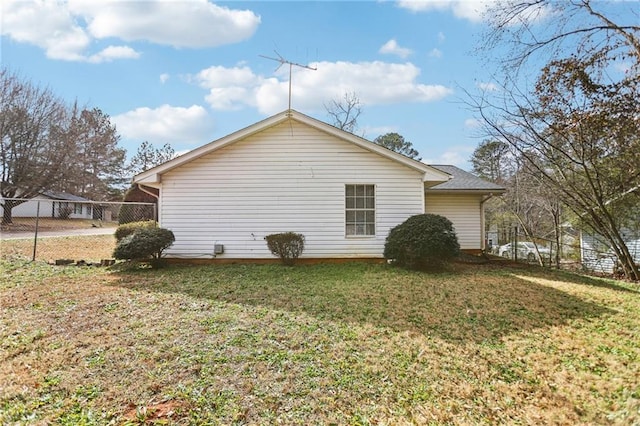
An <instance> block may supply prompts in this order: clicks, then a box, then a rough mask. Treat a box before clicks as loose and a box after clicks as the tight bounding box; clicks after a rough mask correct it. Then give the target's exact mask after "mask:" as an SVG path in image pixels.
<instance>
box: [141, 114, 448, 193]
mask: <svg viewBox="0 0 640 426" xmlns="http://www.w3.org/2000/svg"><path fill="white" fill-rule="evenodd" d="M287 120H294V121H297V122H299V123H302V124H305V125H308V126H310V127H313V128H315V129H317V130H319V131H321V132H324V133H328V134H330V135H332V136H335V137H337V138H339V139H342V140H344V141H346V142H349V143H352V144H354V145H357V146H359V147H360V148H363V149H366V150H367V151H370V152H374V153H376V154H378V155H381V156H383V157H386V158H388V159H391V160H393V161H396V162H398V163H401V164H403V165H405V166H407V167H409V168H412V169H414V170H417V171H419V172H422V173H423V174H424V175H423V181H425V182H428V183H429V184H430V185H433V184H437V183H441V182H446V181H447V180H449V179H450V178H451V176H450V175H449V174H448V173H446V172H444V171H442V170H439V169H437V168H434V167H431V166H429V165H426V164H424V163H421V162H420V161H416V160H413V159H411V158H409V157H406V156H404V155H402V154H398V153H397V152H394V151H391V150H390V149H387V148H385V147H383V146H380V145H378V144H375V143H373V142H371V141H368V140H366V139H364V138H361V137H359V136H356V135H354V134H352V133H349V132H345V131H344V130H341V129H338V128H337V127H335V126H332V125H330V124H327V123H324V122H322V121H319V120H316V119H315V118H312V117H309V116H307V115H305V114H302V113H300V112H298V111H295V110H286V111H283V112H281V113H279V114H276V115H273V116H271V117H269V118H266V119H264V120H262V121H259V122H257V123H255V124H252V125H251V126H249V127H245V128H244V129H241V130H238V131H237V132H234V133H231V134H230V135H227V136H225V137H223V138H220V139H217V140H215V141H213V142H209V143H208V144H206V145H202V146H201V147H199V148H196V149H194V150H192V151H189V152H187V153H186V154H183V155H181V156H179V157H176V158H174V159H173V160H169V161H167V162H166V163H163V164H160V165H159V166H156V167H153V168H151V169H149V170H146V171H144V172H142V173H140V174H138V175H136V176H134V177H133V182H134V183H138V184H144V185H150V186H153V184H159V183H160V176H161V175H162V174H164V173H167V172H168V171H170V170H173V169H175V168H177V167H180V166H182V165H184V164H187V163H189V162H191V161H193V160H195V159H197V158H200V157H202V156H203V155H206V154H209V153H211V152H214V151H217V150H219V149H221V148H223V147H225V146H228V145H231V144H233V143H235V142H238V141H240V140H243V139H245V138H247V137H249V136H251V135H254V134H256V133H259V132H261V131H263V130H266V129H268V128H270V127H273V126H277V125H279V124H281V123H283V122H285V121H287Z"/></svg>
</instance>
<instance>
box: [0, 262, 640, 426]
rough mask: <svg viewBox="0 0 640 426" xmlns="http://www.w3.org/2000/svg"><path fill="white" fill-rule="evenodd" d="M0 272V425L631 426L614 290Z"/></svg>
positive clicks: (320, 268)
mask: <svg viewBox="0 0 640 426" xmlns="http://www.w3.org/2000/svg"><path fill="white" fill-rule="evenodd" d="M0 267H4V269H5V271H3V273H2V275H0V276H1V277H2V278H1V280H2V281H1V282H0V302H1V304H2V310H1V311H0V324H1V328H0V342H2V343H1V346H0V377H2V378H3V380H2V383H3V384H2V386H0V423H2V424H5V423H11V424H13V423H18V424H28V423H29V424H30V423H44V424H47V423H59V424H109V423H111V424H143V423H154V422H157V423H180V424H186V423H192V424H332V423H333V424H354V425H356V424H357V425H364V424H447V423H451V424H460V423H464V424H494V423H502V424H505V423H506V424H634V423H637V422H640V411H639V410H640V382H639V381H638V377H640V336H639V335H638V333H639V331H638V330H640V293H638V291H637V288H635V287H632V286H631V285H627V284H622V283H617V282H613V281H605V280H599V279H592V278H584V277H580V276H576V275H570V274H566V273H554V272H549V271H543V270H540V269H537V268H530V269H527V268H523V267H520V268H516V269H503V268H496V267H495V266H493V265H491V264H489V265H464V266H458V270H457V271H455V272H454V271H451V272H448V273H441V274H425V273H417V272H407V271H403V270H400V269H394V268H390V267H388V266H386V265H369V264H358V263H353V264H344V265H309V266H298V267H294V268H287V267H281V266H279V265H263V266H249V265H226V266H200V267H171V268H167V269H161V270H151V271H111V272H109V271H106V270H104V269H90V268H56V267H50V266H46V265H43V264H38V263H31V264H26V263H19V262H15V261H14V262H6V261H5V262H3V263H0Z"/></svg>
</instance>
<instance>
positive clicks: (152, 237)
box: [113, 228, 175, 266]
mask: <svg viewBox="0 0 640 426" xmlns="http://www.w3.org/2000/svg"><path fill="white" fill-rule="evenodd" d="M174 241H175V236H174V235H173V232H171V231H170V230H168V229H165V228H139V229H137V230H136V231H135V232H134V233H133V234H131V235H128V236H126V237H124V238H123V239H122V240H120V242H118V245H117V246H116V249H115V250H114V252H113V257H115V258H116V259H127V260H150V261H151V264H152V266H158V265H159V263H160V259H161V257H162V252H163V251H164V250H166V249H167V248H169V247H170V246H171V244H173V242H174Z"/></svg>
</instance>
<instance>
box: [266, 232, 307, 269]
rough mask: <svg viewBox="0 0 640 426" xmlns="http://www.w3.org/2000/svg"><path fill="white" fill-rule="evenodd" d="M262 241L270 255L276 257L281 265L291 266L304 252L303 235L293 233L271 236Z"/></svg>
mask: <svg viewBox="0 0 640 426" xmlns="http://www.w3.org/2000/svg"><path fill="white" fill-rule="evenodd" d="M264 239H265V240H266V241H267V247H269V250H270V251H271V253H272V254H273V255H274V256H278V257H279V258H280V260H281V261H282V264H283V265H287V266H292V265H293V264H294V263H295V262H296V259H297V258H298V257H300V255H301V254H302V252H303V250H304V235H302V234H296V233H295V232H283V233H280V234H271V235H267V236H266V237H264Z"/></svg>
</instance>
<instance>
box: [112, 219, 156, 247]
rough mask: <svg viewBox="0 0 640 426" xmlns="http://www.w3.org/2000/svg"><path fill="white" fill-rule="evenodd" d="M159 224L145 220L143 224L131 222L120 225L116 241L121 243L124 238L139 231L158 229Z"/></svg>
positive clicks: (116, 233)
mask: <svg viewBox="0 0 640 426" xmlns="http://www.w3.org/2000/svg"><path fill="white" fill-rule="evenodd" d="M157 226H158V224H157V223H156V221H155V220H144V221H141V222H130V223H125V224H124V225H120V226H118V227H117V228H116V232H115V236H116V241H118V242H120V241H121V240H122V239H123V238H125V237H128V236H129V235H131V234H133V233H134V232H136V231H137V230H138V229H147V228H156V227H157Z"/></svg>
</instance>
